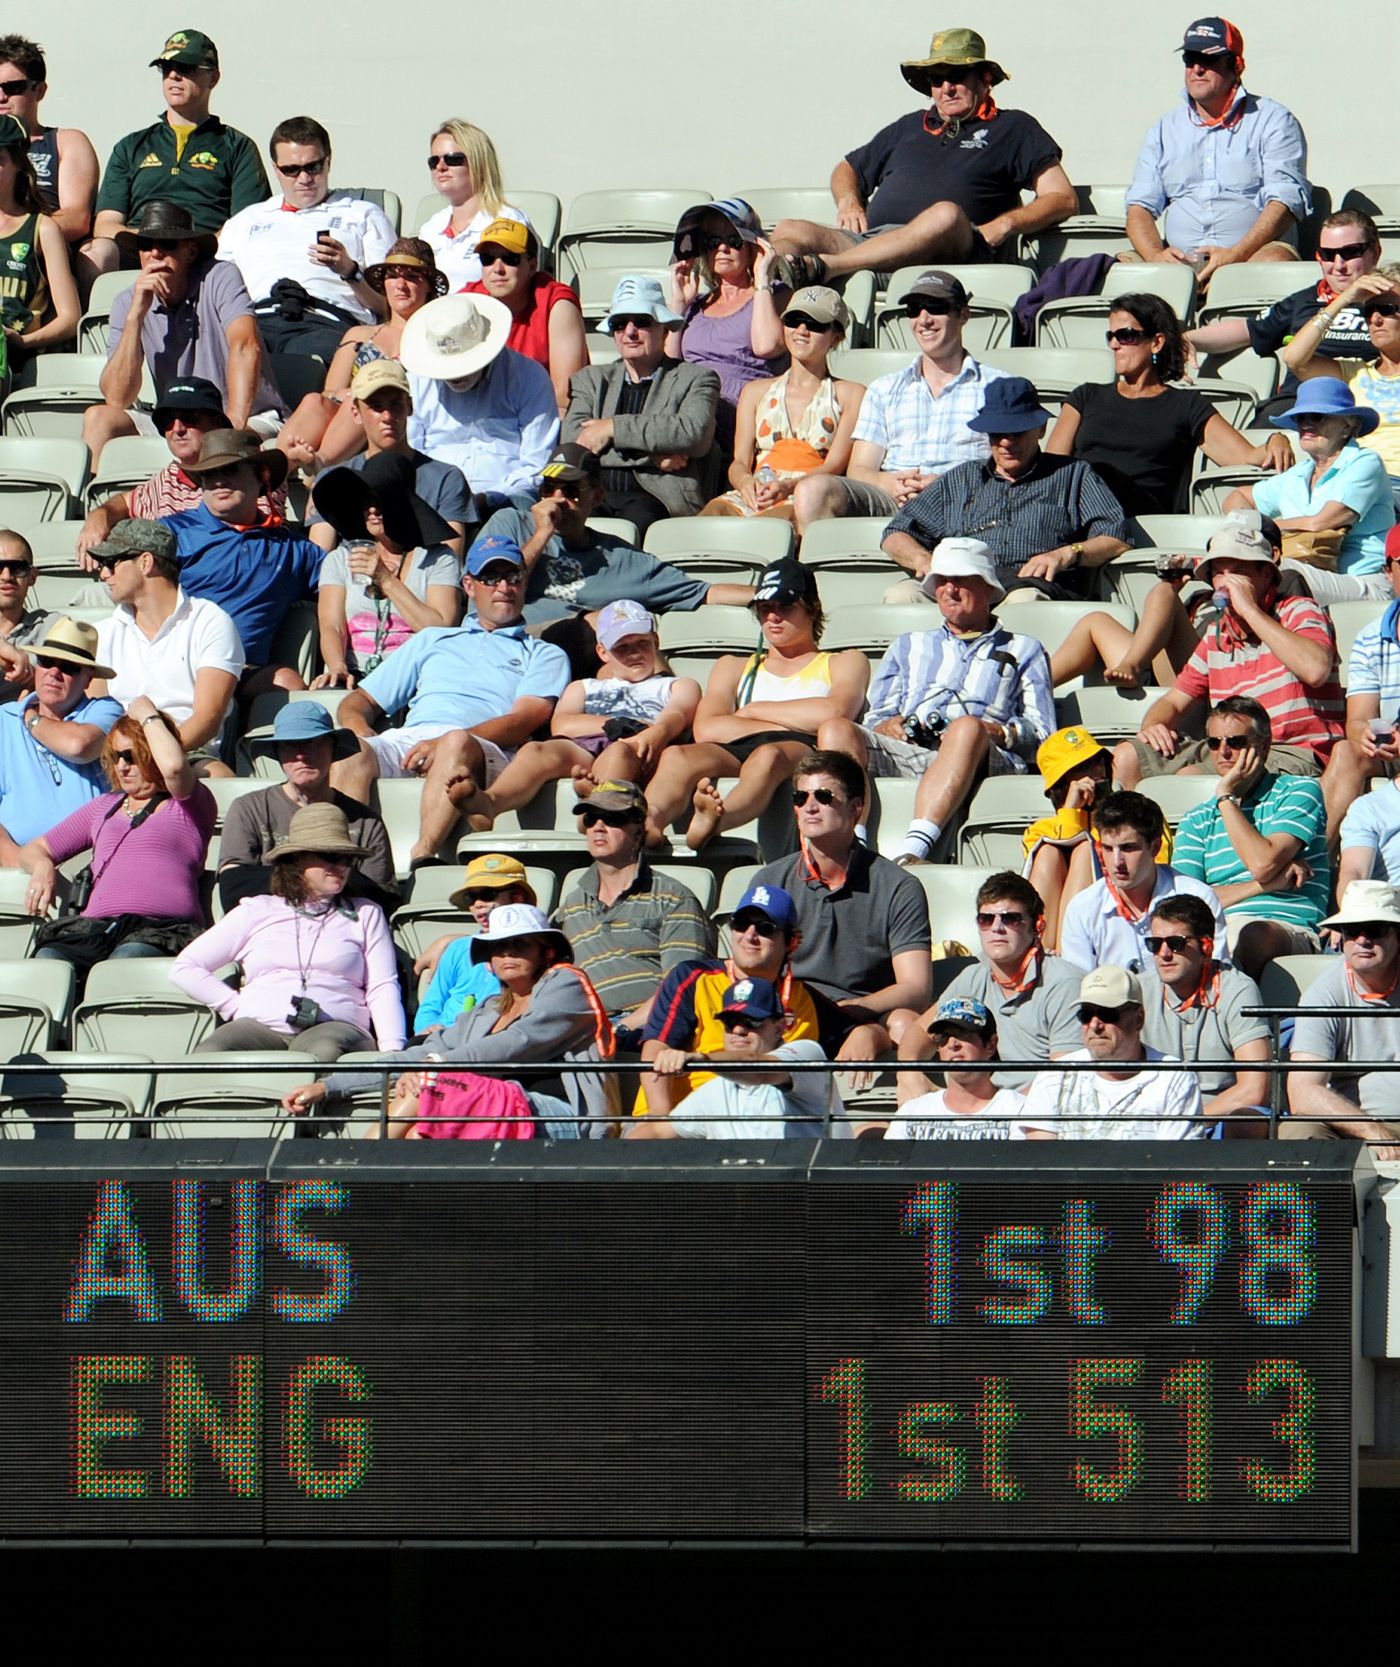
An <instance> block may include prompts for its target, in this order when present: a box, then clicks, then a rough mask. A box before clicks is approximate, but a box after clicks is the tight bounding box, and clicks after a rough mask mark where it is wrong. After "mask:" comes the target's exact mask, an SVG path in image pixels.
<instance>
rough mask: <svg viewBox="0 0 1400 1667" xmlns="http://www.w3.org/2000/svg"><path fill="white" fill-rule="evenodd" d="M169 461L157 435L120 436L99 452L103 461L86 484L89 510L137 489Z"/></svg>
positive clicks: (164, 447)
mask: <svg viewBox="0 0 1400 1667" xmlns="http://www.w3.org/2000/svg"><path fill="white" fill-rule="evenodd" d="M169 461H170V448H169V447H168V446H167V445H166V443H165V441H164V440H163V439H161V437H160V435H158V434H119V435H118V436H117V437H116V439H114V440H109V441H108V442H107V444H106V445H105V446H103V448H102V461H101V463H100V464H99V465H98V469H97V473H96V474H95V475H94V476H93V477H92V479H91V481H89V482H88V487H87V492H86V494H85V497H86V501H87V505H88V508H89V509H91V507H92V506H93V505H94V504H100V503H101V502H102V501H103V499H105V498H110V497H111V496H112V494H113V493H114V492H126V491H128V490H130V488H131V487H133V486H140V485H141V484H142V482H143V481H147V480H149V479H150V478H151V476H152V475H153V474H155V473H156V472H157V471H158V470H161V469H163V468H164V467H165V466H166V464H167V463H169Z"/></svg>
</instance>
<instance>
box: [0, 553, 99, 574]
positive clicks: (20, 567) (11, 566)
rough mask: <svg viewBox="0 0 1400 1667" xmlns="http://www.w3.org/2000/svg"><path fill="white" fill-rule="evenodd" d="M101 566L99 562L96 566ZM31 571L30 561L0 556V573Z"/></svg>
mask: <svg viewBox="0 0 1400 1667" xmlns="http://www.w3.org/2000/svg"><path fill="white" fill-rule="evenodd" d="M101 565H102V564H101V563H100V562H99V563H98V566H99V567H100V566H101ZM33 571H34V563H33V562H32V561H24V560H22V559H17V560H14V561H12V560H10V558H9V557H8V556H0V573H12V574H13V573H32V572H33Z"/></svg>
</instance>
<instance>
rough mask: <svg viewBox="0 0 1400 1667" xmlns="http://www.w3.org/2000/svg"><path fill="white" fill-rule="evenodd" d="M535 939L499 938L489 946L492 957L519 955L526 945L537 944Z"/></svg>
mask: <svg viewBox="0 0 1400 1667" xmlns="http://www.w3.org/2000/svg"><path fill="white" fill-rule="evenodd" d="M538 941H539V940H538V939H537V938H501V939H500V940H499V941H498V942H496V943H493V944H492V945H491V953H492V954H493V955H519V954H521V953H522V951H523V950H524V949H525V947H526V946H527V945H528V944H532V943H537V942H538Z"/></svg>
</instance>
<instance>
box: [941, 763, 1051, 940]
mask: <svg viewBox="0 0 1400 1667" xmlns="http://www.w3.org/2000/svg"><path fill="white" fill-rule="evenodd" d="M1048 811H1049V801H1048V800H1047V799H1046V797H1045V795H1044V793H1043V792H1042V791H1041V786H1040V778H1039V776H1034V775H1026V776H989V777H988V778H987V780H986V781H984V782H982V783H981V785H980V786H979V787H978V788H977V790H976V792H975V793H974V794H973V795H972V799H971V802H970V803H969V804H968V807H967V817H966V820H965V821H964V822H963V825H962V827H961V828H959V830H958V863H959V865H960V866H964V865H965V866H970V867H978V866H980V867H983V868H990V869H991V870H993V871H996V870H998V869H1004V868H1009V869H1012V870H1013V871H1014V872H1017V873H1019V872H1020V869H1021V865H1022V862H1023V861H1024V856H1025V853H1024V849H1023V847H1022V844H1021V835H1022V834H1023V833H1024V832H1025V830H1026V829H1027V828H1028V827H1029V826H1030V824H1031V823H1032V822H1033V821H1035V819H1036V818H1037V817H1038V816H1044V815H1046V814H1048ZM968 947H969V948H974V947H975V945H971V944H969V946H968Z"/></svg>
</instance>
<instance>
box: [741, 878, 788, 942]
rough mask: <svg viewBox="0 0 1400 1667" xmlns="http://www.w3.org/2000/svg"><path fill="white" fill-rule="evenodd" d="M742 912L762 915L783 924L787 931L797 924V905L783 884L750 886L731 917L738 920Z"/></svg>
mask: <svg viewBox="0 0 1400 1667" xmlns="http://www.w3.org/2000/svg"><path fill="white" fill-rule="evenodd" d="M742 914H759V915H762V916H763V917H764V919H765V920H771V921H772V922H773V924H774V925H775V926H781V927H782V928H783V930H784V931H785V932H791V931H793V930H794V929H795V928H796V926H797V905H796V903H794V902H793V900H792V893H791V892H790V891H785V890H784V889H783V887H782V886H750V887H749V889H748V890H747V891H746V892H745V893H744V895H743V896H742V897H741V898H740V899H739V902H738V904H737V905H736V907H735V910H734V913H733V914H732V915H731V916H730V917H729V918H730V919H731V920H732V921H737V920H738V919H739V916H740V915H742Z"/></svg>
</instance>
